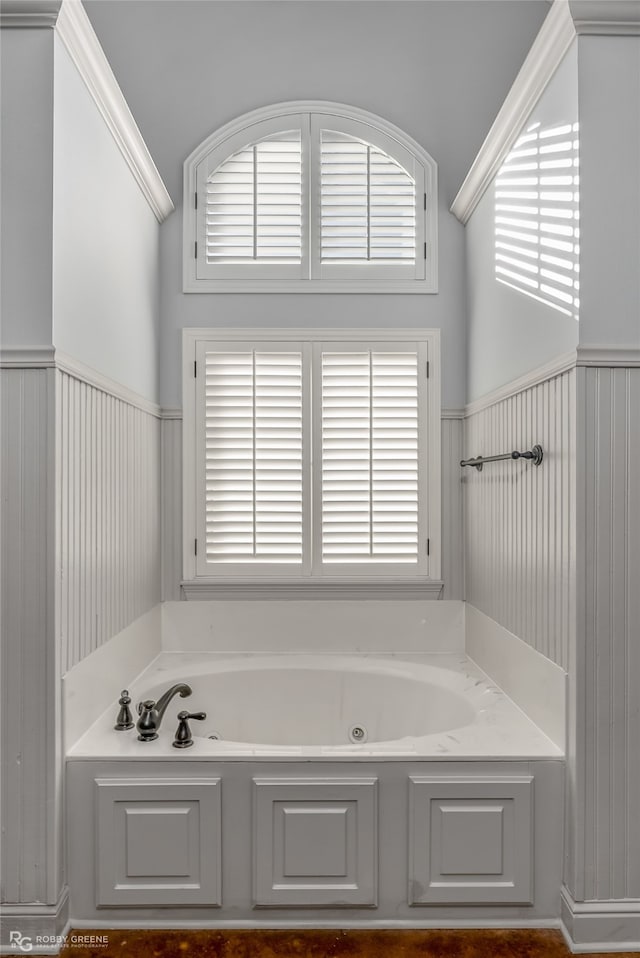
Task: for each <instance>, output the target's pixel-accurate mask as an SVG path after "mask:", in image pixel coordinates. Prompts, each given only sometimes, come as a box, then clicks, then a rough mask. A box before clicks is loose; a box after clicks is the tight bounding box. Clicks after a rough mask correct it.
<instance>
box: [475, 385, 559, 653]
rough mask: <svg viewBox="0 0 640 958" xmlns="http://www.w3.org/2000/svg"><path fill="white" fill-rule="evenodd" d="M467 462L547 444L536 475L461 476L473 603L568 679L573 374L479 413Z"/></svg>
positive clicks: (503, 398) (494, 468)
mask: <svg viewBox="0 0 640 958" xmlns="http://www.w3.org/2000/svg"><path fill="white" fill-rule="evenodd" d="M465 427H466V428H465V457H466V458H471V457H476V456H480V455H484V456H490V455H495V454H500V453H504V452H511V451H512V450H514V449H517V450H520V451H524V450H526V449H531V447H532V446H533V445H534V444H535V443H540V445H541V446H542V447H543V450H544V460H543V462H542V464H541V465H540V466H538V467H536V466H535V465H533V464H531V463H529V462H527V461H524V460H522V461H513V460H507V461H505V462H494V463H489V464H487V465H485V466H484V468H483V470H482V471H481V472H478V471H477V470H476V469H474V468H472V467H466V468H465V469H464V473H465V475H464V479H463V484H464V487H465V534H466V555H465V577H466V600H467V602H469V603H470V604H471V605H473V606H475V607H476V608H477V609H479V610H480V611H481V612H484V614H485V615H487V616H489V617H490V618H492V619H494V620H495V621H496V622H497V623H499V624H500V625H501V626H503V628H505V629H507V630H508V631H509V632H512V633H514V635H517V636H518V637H519V638H521V639H522V640H523V641H524V642H526V643H527V644H529V645H530V646H531V647H532V648H534V649H535V650H536V651H537V652H540V653H541V654H542V655H545V656H547V658H549V659H551V660H552V661H553V662H555V663H556V664H557V665H559V666H561V667H562V668H564V669H565V670H566V669H567V666H568V651H569V640H570V636H571V635H572V634H573V629H574V603H575V583H574V555H573V537H574V533H575V518H574V513H575V505H574V496H573V489H574V485H575V474H574V471H575V369H574V368H569V369H565V370H564V371H561V372H559V373H558V372H556V373H552V375H551V376H550V377H549V378H544V379H542V380H540V379H538V380H537V381H536V380H535V378H532V379H531V380H529V382H528V384H527V383H525V384H524V385H523V384H516V385H515V386H514V390H513V391H512V392H511V393H510V394H509V393H507V394H506V395H505V392H504V390H502V391H501V392H500V394H498V396H496V398H495V401H493V402H491V401H489V402H483V403H478V404H474V407H472V408H471V409H470V410H469V414H468V416H467V419H466V423H465Z"/></svg>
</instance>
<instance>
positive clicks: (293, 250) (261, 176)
mask: <svg viewBox="0 0 640 958" xmlns="http://www.w3.org/2000/svg"><path fill="white" fill-rule="evenodd" d="M206 205H207V209H206V228H207V249H206V260H207V263H208V264H215V263H227V264H234V263H251V262H259V263H263V264H268V263H275V264H278V263H300V262H301V259H302V146H301V140H300V131H299V130H298V131H291V132H283V133H278V134H277V135H275V136H271V137H267V138H265V139H264V140H260V141H259V142H257V143H254V144H252V145H250V146H247V147H246V148H245V149H243V150H240V151H239V152H238V153H235V154H234V155H233V156H231V157H229V159H227V160H225V162H224V163H222V164H221V166H219V167H218V169H217V170H215V171H214V172H213V173H212V174H211V175H210V176H209V178H208V180H207V199H206Z"/></svg>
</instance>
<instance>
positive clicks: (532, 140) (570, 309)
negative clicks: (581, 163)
mask: <svg viewBox="0 0 640 958" xmlns="http://www.w3.org/2000/svg"><path fill="white" fill-rule="evenodd" d="M577 137H578V124H577V123H575V124H573V125H571V124H564V125H562V126H554V127H549V128H546V129H541V128H540V126H539V124H534V125H533V126H532V127H529V129H528V130H527V131H526V133H524V134H523V135H522V136H521V137H520V138H519V139H518V140H517V141H516V144H515V146H514V148H513V149H512V150H511V152H510V153H509V155H508V156H507V158H506V160H505V161H504V163H503V164H502V166H501V168H500V170H499V172H498V175H497V177H496V182H495V270H496V279H497V280H498V281H499V282H501V283H504V284H506V285H507V286H511V287H513V288H514V289H517V290H519V291H520V292H522V293H526V294H527V295H528V296H532V297H534V298H535V299H538V300H539V301H541V302H543V303H545V304H546V305H548V306H551V307H552V308H553V309H556V310H558V311H560V312H561V313H564V314H565V315H567V316H572V317H573V318H574V319H577V318H578V309H579V252H580V250H579V242H580V240H579V236H580V231H579V224H578V219H579V195H578V194H579V174H578V139H577Z"/></svg>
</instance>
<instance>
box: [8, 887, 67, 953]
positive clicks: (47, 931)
mask: <svg viewBox="0 0 640 958" xmlns="http://www.w3.org/2000/svg"><path fill="white" fill-rule="evenodd" d="M69 928H70V923H69V889H68V888H67V886H66V885H65V886H64V888H63V889H62V891H61V892H60V896H59V898H58V901H57V902H56V904H55V905H44V904H42V902H33V903H24V902H19V903H16V904H12V903H7V904H3V905H2V908H1V911H0V950H2V951H5V950H6V951H7V952H12V953H13V952H15V953H16V954H21V953H23V952H25V953H26V952H27V951H28V952H29V953H30V954H32V955H57V954H58V952H59V951H60V945H61V944H62V942H63V941H64V937H65V935H66V934H67V932H68V931H69ZM12 932H13V934H12ZM17 935H19V936H20V940H22V941H23V947H22V948H20V947H19V945H18V942H17V941H16V940H15V939H16V936H17ZM12 940H13V944H12Z"/></svg>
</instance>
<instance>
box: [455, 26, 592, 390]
mask: <svg viewBox="0 0 640 958" xmlns="http://www.w3.org/2000/svg"><path fill="white" fill-rule="evenodd" d="M577 120H578V62H577V47H576V45H575V44H574V45H573V46H572V47H571V49H570V50H569V52H568V54H567V56H566V57H565V59H564V60H563V62H562V64H561V65H560V66H559V67H558V70H557V72H556V74H555V76H554V77H553V79H552V81H551V83H550V84H549V86H548V87H547V89H546V90H545V92H544V94H543V95H542V97H541V98H540V100H539V101H538V103H537V104H536V106H535V108H534V110H533V112H532V114H531V116H530V118H529V120H528V121H527V124H526V125H527V126H528V125H529V123H533V122H536V121H539V122H540V123H542V125H543V126H548V125H552V124H554V123H575V122H577ZM494 202H495V187H494V183H492V184H491V186H490V187H489V189H487V191H486V192H485V194H484V196H483V197H482V199H481V200H480V203H479V204H478V206H477V207H476V209H475V210H474V212H473V214H472V216H471V219H470V220H469V222H468V223H467V289H468V310H469V318H468V347H467V348H468V372H467V375H468V380H467V399H468V400H469V401H472V400H474V399H478V398H479V397H480V396H482V395H484V394H485V393H487V392H490V391H491V390H493V389H496V388H497V387H498V386H502V385H504V384H505V383H508V382H511V381H512V380H513V379H517V378H518V377H519V376H521V375H523V374H524V373H526V372H529V371H530V370H532V369H535V368H536V367H537V366H541V365H543V364H544V363H546V362H548V361H549V360H551V359H553V358H554V357H556V356H559V355H562V353H566V352H569V350H571V349H575V347H576V346H577V343H578V323H577V322H576V321H575V320H574V319H572V318H570V317H568V316H564V315H563V314H562V313H560V312H558V311H557V310H555V309H552V308H551V307H550V306H546V305H545V304H544V303H542V302H538V301H537V300H535V299H532V298H531V297H530V296H527V295H526V294H524V293H520V292H518V291H517V290H515V289H512V288H511V287H509V286H505V285H504V284H502V283H499V282H497V280H496V278H495V261H494V255H495V249H494V240H495V237H494Z"/></svg>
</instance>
